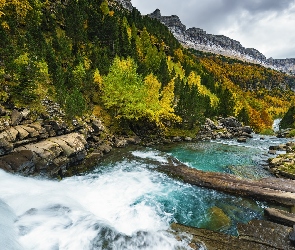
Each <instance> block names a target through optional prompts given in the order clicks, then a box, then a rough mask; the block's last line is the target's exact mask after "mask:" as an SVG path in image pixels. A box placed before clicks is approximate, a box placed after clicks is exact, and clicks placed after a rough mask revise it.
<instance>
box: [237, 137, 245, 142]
mask: <svg viewBox="0 0 295 250" xmlns="http://www.w3.org/2000/svg"><path fill="white" fill-rule="evenodd" d="M237 142H247V138H246V137H239V138H238V139H237Z"/></svg>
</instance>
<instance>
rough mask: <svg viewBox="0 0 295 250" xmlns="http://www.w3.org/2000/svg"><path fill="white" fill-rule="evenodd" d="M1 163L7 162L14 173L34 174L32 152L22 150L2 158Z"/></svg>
mask: <svg viewBox="0 0 295 250" xmlns="http://www.w3.org/2000/svg"><path fill="white" fill-rule="evenodd" d="M0 160H1V161H3V162H6V163H7V164H8V165H9V166H10V168H11V169H12V170H13V171H14V172H26V173H27V174H33V173H34V171H35V170H34V162H33V153H32V151H30V150H20V151H18V152H13V153H11V154H9V155H5V156H2V157H1V158H0Z"/></svg>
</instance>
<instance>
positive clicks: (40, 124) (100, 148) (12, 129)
mask: <svg viewBox="0 0 295 250" xmlns="http://www.w3.org/2000/svg"><path fill="white" fill-rule="evenodd" d="M1 118H2V119H1V130H0V142H1V144H0V146H1V147H0V154H1V156H0V166H1V168H2V169H4V170H5V171H7V172H10V173H17V174H21V175H23V176H36V175H37V176H38V175H41V176H45V177H49V178H63V177H66V176H73V175H76V174H79V173H82V172H85V171H86V170H89V168H91V166H94V165H96V164H97V163H98V161H100V160H101V159H103V156H104V155H106V154H108V153H109V152H110V151H111V150H112V148H121V147H127V146H128V145H133V144H135V145H139V144H143V145H148V146H153V145H156V144H160V143H166V144H171V143H174V142H181V141H187V142H192V141H196V140H211V139H218V138H220V139H223V138H224V139H226V138H227V139H228V138H234V137H235V138H237V139H236V140H238V139H239V138H243V139H245V140H246V141H247V140H248V139H249V138H251V137H252V135H251V132H252V131H251V130H250V129H249V128H248V127H246V128H245V127H243V126H241V124H240V123H238V122H237V121H236V120H235V119H234V118H233V117H229V118H226V119H220V120H219V121H218V122H217V124H215V123H214V122H213V121H211V120H209V119H207V120H206V124H205V125H204V126H203V127H202V129H201V131H200V133H199V134H198V135H197V136H196V138H191V137H180V136H176V135H175V136H171V137H163V138H154V139H153V140H150V141H144V142H143V141H142V140H141V139H140V138H139V137H137V136H133V137H126V136H125V137H123V136H120V137H119V136H114V135H111V134H110V133H109V132H108V129H107V128H106V127H105V126H104V125H103V123H102V122H101V121H100V120H99V119H98V118H97V117H95V116H90V117H87V118H84V119H81V120H73V121H72V122H71V123H70V124H68V123H65V122H63V119H62V118H60V119H51V118H50V117H49V118H48V117H47V118H43V119H40V118H39V119H36V118H35V119H32V116H31V115H30V111H29V110H26V109H20V110H17V109H14V110H3V109H2V110H1ZM221 121H222V122H221ZM204 131H205V132H204ZM238 141H240V142H241V143H242V141H243V140H238ZM164 167H167V169H168V168H169V170H167V169H165V171H164V170H163V169H161V168H164ZM171 167H172V168H174V167H177V171H181V169H182V167H185V168H188V167H186V166H185V165H183V164H180V163H175V164H174V163H173V164H170V165H165V164H162V166H161V167H160V168H159V169H160V170H161V171H163V172H165V173H167V174H168V175H170V176H171V174H172V175H173V178H175V177H177V178H179V177H180V179H181V180H182V181H184V182H186V183H190V184H192V185H199V186H202V187H209V188H212V189H216V190H221V191H223V192H224V191H225V192H228V191H229V190H231V191H230V193H233V194H235V195H237V196H240V195H242V196H249V197H250V196H251V197H254V198H255V199H258V200H270V201H274V202H278V203H282V204H286V205H289V206H292V205H294V200H293V199H294V197H293V190H291V189H292V188H291V189H288V188H287V187H286V190H285V189H282V188H281V183H278V182H276V181H274V180H272V181H270V182H268V184H269V185H268V186H261V185H258V184H259V181H256V182H254V181H253V182H247V181H242V180H241V179H239V178H235V177H233V176H231V175H228V174H219V173H205V172H204V173H203V172H198V173H197V174H196V175H195V174H193V173H191V172H190V171H191V169H190V168H188V169H189V171H188V172H187V173H185V176H179V175H178V174H175V173H172V172H173V171H174V170H173V171H172V170H171ZM166 170H167V171H166ZM196 176H197V177H198V178H199V179H198V180H199V183H197V182H194V181H193V182H191V181H190V180H191V179H193V178H194V177H196ZM202 178H203V179H202ZM210 182H211V184H210ZM246 182H247V183H246ZM263 182H264V180H263ZM212 183H213V184H212ZM209 184H210V185H209ZM290 186H293V184H292V185H291V184H290ZM233 187H234V188H233ZM267 190H268V191H267ZM210 232H211V231H210ZM213 234H214V233H213V232H212V235H213ZM225 238H226V237H225ZM250 241H253V240H252V239H251V240H250Z"/></svg>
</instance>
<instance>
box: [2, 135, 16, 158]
mask: <svg viewBox="0 0 295 250" xmlns="http://www.w3.org/2000/svg"><path fill="white" fill-rule="evenodd" d="M12 150H13V144H12V143H10V142H9V141H7V140H6V139H4V138H2V139H0V156H1V155H5V154H7V153H9V152H11V151H12Z"/></svg>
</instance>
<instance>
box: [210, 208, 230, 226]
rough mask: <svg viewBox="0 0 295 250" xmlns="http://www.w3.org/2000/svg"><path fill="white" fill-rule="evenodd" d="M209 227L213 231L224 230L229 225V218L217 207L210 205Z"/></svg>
mask: <svg viewBox="0 0 295 250" xmlns="http://www.w3.org/2000/svg"><path fill="white" fill-rule="evenodd" d="M208 217H209V220H210V222H209V228H207V229H210V230H213V231H219V230H226V229H228V228H229V227H230V226H231V219H230V218H229V217H228V216H227V215H226V214H225V213H224V212H223V210H222V209H221V208H219V207H212V208H210V209H209V211H208Z"/></svg>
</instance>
